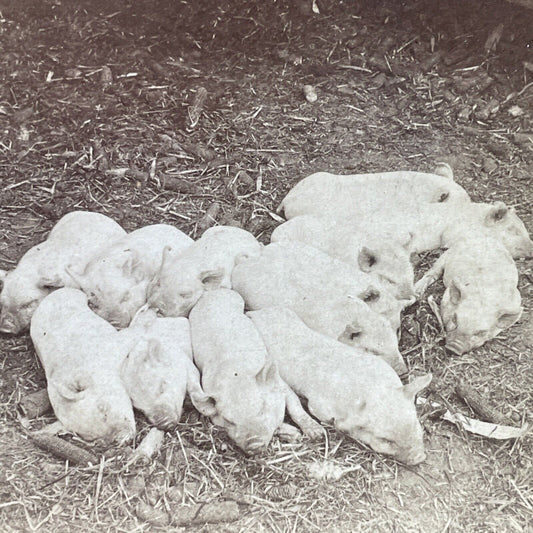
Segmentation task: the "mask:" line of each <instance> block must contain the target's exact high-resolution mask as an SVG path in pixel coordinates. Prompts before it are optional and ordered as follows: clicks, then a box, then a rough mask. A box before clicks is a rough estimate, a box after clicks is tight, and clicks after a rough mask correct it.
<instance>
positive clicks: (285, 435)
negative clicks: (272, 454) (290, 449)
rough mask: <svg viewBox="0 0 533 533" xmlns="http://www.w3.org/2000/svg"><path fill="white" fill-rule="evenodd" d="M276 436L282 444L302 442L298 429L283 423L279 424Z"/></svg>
mask: <svg viewBox="0 0 533 533" xmlns="http://www.w3.org/2000/svg"><path fill="white" fill-rule="evenodd" d="M276 435H277V436H278V437H279V438H280V440H282V441H283V442H290V443H292V444H294V443H296V442H300V441H301V440H302V434H301V433H300V431H299V430H298V428H295V427H294V426H291V425H290V424H285V423H283V424H281V426H279V428H278V429H276Z"/></svg>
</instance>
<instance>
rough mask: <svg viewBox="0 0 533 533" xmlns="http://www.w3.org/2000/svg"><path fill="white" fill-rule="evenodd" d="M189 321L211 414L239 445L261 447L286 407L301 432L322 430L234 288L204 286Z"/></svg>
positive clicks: (247, 448)
mask: <svg viewBox="0 0 533 533" xmlns="http://www.w3.org/2000/svg"><path fill="white" fill-rule="evenodd" d="M189 321H190V325H191V338H192V348H193V356H194V361H195V363H196V365H197V366H198V368H199V369H200V372H201V375H202V380H201V381H202V387H203V390H204V391H205V393H206V394H207V395H209V397H210V398H209V402H208V404H209V403H210V405H211V406H212V407H213V408H214V412H213V414H212V415H211V420H212V421H213V423H215V424H217V425H219V426H222V427H223V428H225V429H226V430H227V432H228V435H229V437H230V438H231V439H232V440H233V441H234V442H235V443H236V444H237V445H238V446H239V447H240V448H242V449H243V450H244V451H246V452H255V451H257V450H259V449H262V448H265V447H266V446H267V445H268V443H269V442H270V440H271V439H272V436H273V435H274V432H276V430H282V429H283V426H284V424H283V418H284V414H285V407H287V409H288V411H289V414H290V415H291V416H292V417H293V420H294V421H295V422H296V423H297V424H298V425H300V427H301V428H302V430H303V431H304V433H306V434H308V435H309V436H311V437H316V436H319V435H320V434H322V429H321V428H320V425H319V424H318V423H317V422H316V421H314V420H313V419H312V418H311V417H309V415H307V414H306V413H305V411H303V409H302V407H301V405H300V403H299V401H298V400H297V398H296V396H295V395H294V393H293V392H292V391H290V390H289V389H288V388H287V386H286V385H285V383H283V382H282V380H281V379H280V377H279V373H278V370H277V367H276V364H275V363H274V362H273V361H272V359H271V358H270V357H269V355H268V352H267V350H266V348H265V344H264V342H263V341H262V339H261V336H260V335H259V333H258V331H257V330H256V328H255V326H254V325H253V323H252V321H251V320H250V319H249V318H248V317H247V316H246V315H245V314H244V301H243V300H242V298H241V297H240V296H239V294H237V293H236V292H235V291H232V290H230V289H214V290H210V291H206V292H205V293H204V294H203V295H202V296H201V298H200V299H199V300H198V303H197V304H196V305H195V306H194V307H193V309H192V310H191V313H190V316H189ZM291 395H292V400H296V402H297V410H296V411H293V410H292V408H294V407H295V405H294V404H293V403H291V397H290V396H291ZM208 406H209V405H206V408H207V407H208Z"/></svg>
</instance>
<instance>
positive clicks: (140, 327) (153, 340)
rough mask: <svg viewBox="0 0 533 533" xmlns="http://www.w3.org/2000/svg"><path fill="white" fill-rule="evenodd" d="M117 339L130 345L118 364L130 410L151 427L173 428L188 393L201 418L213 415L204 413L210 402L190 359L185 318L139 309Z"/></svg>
mask: <svg viewBox="0 0 533 533" xmlns="http://www.w3.org/2000/svg"><path fill="white" fill-rule="evenodd" d="M119 335H120V336H121V337H122V338H124V342H127V343H129V344H133V348H132V349H131V350H130V352H129V353H128V355H127V356H126V358H125V359H124V362H123V363H122V367H121V376H122V380H123V382H124V385H125V387H126V390H127V392H128V394H129V396H130V398H131V400H132V402H133V406H134V407H135V408H136V409H139V411H141V412H143V413H144V415H145V416H146V418H147V419H148V420H149V421H150V422H151V423H152V424H154V425H155V426H157V427H158V428H160V429H163V430H169V429H172V428H173V427H174V426H176V424H178V422H179V421H180V418H181V412H182V409H183V401H184V399H185V394H186V393H188V394H189V397H190V398H191V401H192V403H193V405H195V406H196V408H197V409H199V410H200V411H201V412H202V413H203V414H205V415H209V414H211V413H212V410H211V409H208V410H206V409H205V406H206V405H207V406H209V402H208V398H207V396H206V395H205V393H204V392H203V390H202V388H201V386H200V373H199V372H198V369H197V368H196V366H195V365H194V363H193V360H192V347H191V333H190V327H189V321H188V320H187V319H186V318H184V317H178V318H164V317H158V316H157V315H156V312H155V311H153V310H151V309H145V310H141V311H140V312H139V313H138V314H137V315H136V316H135V319H134V320H133V322H132V324H131V325H130V327H129V328H127V329H124V330H122V331H121V332H120V333H119ZM132 339H133V340H134V342H133V343H132Z"/></svg>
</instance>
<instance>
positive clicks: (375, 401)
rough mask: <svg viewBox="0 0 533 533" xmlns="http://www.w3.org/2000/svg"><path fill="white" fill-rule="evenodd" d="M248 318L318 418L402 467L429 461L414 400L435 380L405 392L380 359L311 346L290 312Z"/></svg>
mask: <svg viewBox="0 0 533 533" xmlns="http://www.w3.org/2000/svg"><path fill="white" fill-rule="evenodd" d="M248 316H249V317H250V318H251V319H252V321H253V323H254V324H255V326H256V327H257V329H258V330H259V332H260V334H261V337H262V338H263V341H264V342H265V344H266V347H267V349H268V352H269V354H270V356H271V357H272V358H273V359H274V361H276V363H277V365H278V368H279V372H280V375H281V377H282V379H283V380H284V381H285V382H286V383H287V384H288V385H289V387H291V388H292V389H293V390H294V391H295V392H296V393H297V394H299V395H300V396H303V397H305V398H306V399H307V401H308V408H309V411H310V412H311V414H312V415H313V416H315V417H316V418H318V419H319V420H320V421H322V422H324V423H328V424H333V425H334V426H335V428H336V429H338V430H339V431H342V432H344V433H347V434H348V435H349V436H350V437H352V438H353V439H356V440H359V441H361V442H364V443H366V444H368V445H369V446H370V447H371V448H372V449H373V450H375V451H377V452H379V453H384V454H387V455H391V456H392V457H394V458H395V459H397V460H398V461H401V462H403V463H406V464H409V465H416V464H418V463H421V462H422V461H424V459H425V453H424V443H423V431H422V427H421V425H420V423H419V421H418V419H417V415H416V409H415V406H414V397H415V395H416V394H417V393H418V392H420V391H421V390H422V389H424V388H425V387H427V385H429V383H430V381H431V374H427V375H425V376H420V377H418V378H415V379H414V380H413V381H412V382H411V383H409V384H408V385H403V386H402V383H401V381H400V378H399V377H398V376H397V375H396V373H395V372H394V370H393V369H392V368H391V367H390V366H389V365H388V364H387V363H385V361H383V360H382V359H380V358H378V357H372V356H370V355H364V354H362V353H361V354H359V355H354V353H352V352H351V351H347V350H346V348H345V347H343V346H342V345H341V344H338V345H337V346H336V347H334V346H330V347H327V349H326V348H325V346H324V345H323V344H322V343H318V344H315V343H313V342H310V341H309V339H308V338H306V337H305V336H302V335H301V334H300V331H299V329H300V328H301V326H299V327H298V326H297V324H298V317H297V316H296V315H295V314H294V313H293V312H292V311H291V310H289V309H286V308H268V309H261V310H260V311H250V312H248ZM295 326H296V327H297V329H296V330H294V327H295Z"/></svg>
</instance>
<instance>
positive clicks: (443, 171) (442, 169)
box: [433, 161, 453, 180]
mask: <svg viewBox="0 0 533 533" xmlns="http://www.w3.org/2000/svg"><path fill="white" fill-rule="evenodd" d="M433 174H437V176H442V177H443V178H448V179H449V180H453V169H452V167H451V166H450V165H448V163H444V161H439V162H438V163H436V165H435V169H434V170H433Z"/></svg>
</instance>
